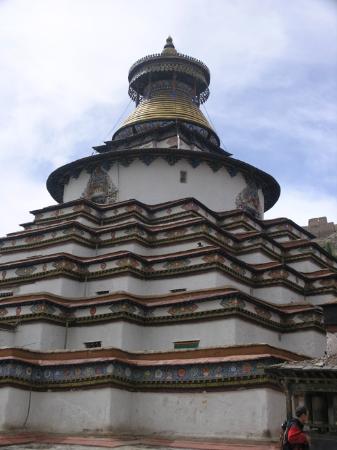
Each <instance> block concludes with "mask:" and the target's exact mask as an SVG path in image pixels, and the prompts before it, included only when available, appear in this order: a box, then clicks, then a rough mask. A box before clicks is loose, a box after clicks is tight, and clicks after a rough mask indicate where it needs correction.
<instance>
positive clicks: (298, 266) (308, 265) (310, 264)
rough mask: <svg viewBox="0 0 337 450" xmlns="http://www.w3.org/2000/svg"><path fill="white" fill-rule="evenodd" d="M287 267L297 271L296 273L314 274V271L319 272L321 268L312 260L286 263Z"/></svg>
mask: <svg viewBox="0 0 337 450" xmlns="http://www.w3.org/2000/svg"><path fill="white" fill-rule="evenodd" d="M287 264H288V266H289V267H292V268H293V269H295V270H297V271H298V272H304V273H308V272H315V271H316V270H321V269H322V266H321V265H319V264H317V263H316V262H315V261H313V260H303V261H294V262H288V263H287Z"/></svg>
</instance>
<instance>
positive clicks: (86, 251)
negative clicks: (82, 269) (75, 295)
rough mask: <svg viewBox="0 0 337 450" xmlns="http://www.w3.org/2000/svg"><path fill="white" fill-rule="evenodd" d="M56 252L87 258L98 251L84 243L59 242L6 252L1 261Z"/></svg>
mask: <svg viewBox="0 0 337 450" xmlns="http://www.w3.org/2000/svg"><path fill="white" fill-rule="evenodd" d="M55 253H69V254H70V255H76V256H82V257H85V258H89V257H91V256H95V255H96V251H95V249H94V248H89V247H86V246H84V245H80V244H76V243H71V242H70V243H64V242H63V243H59V244H58V245H53V246H48V247H41V248H32V249H30V250H23V251H20V252H15V253H6V254H4V255H2V257H1V258H0V262H1V263H5V262H10V261H18V260H21V259H26V258H30V257H32V256H34V257H36V256H46V255H54V254H55Z"/></svg>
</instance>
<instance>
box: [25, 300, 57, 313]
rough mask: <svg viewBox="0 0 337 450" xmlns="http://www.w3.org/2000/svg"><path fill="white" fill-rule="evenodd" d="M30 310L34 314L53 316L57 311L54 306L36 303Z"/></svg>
mask: <svg viewBox="0 0 337 450" xmlns="http://www.w3.org/2000/svg"><path fill="white" fill-rule="evenodd" d="M30 309H31V311H32V313H34V314H41V313H46V314H53V313H54V312H55V311H56V309H55V308H54V306H52V305H49V304H48V303H34V305H33V306H32V307H31V308H30Z"/></svg>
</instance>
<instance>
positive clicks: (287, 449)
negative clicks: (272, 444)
mask: <svg viewBox="0 0 337 450" xmlns="http://www.w3.org/2000/svg"><path fill="white" fill-rule="evenodd" d="M290 426H291V421H288V420H285V421H284V422H283V423H282V425H281V428H282V431H281V436H280V449H281V450H292V447H291V445H290V444H289V442H288V431H289V428H290Z"/></svg>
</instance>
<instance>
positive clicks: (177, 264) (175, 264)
mask: <svg viewBox="0 0 337 450" xmlns="http://www.w3.org/2000/svg"><path fill="white" fill-rule="evenodd" d="M190 263H191V261H190V260H189V259H178V260H176V261H167V262H166V263H165V264H164V267H165V269H181V268H183V267H187V266H188V265H189V264H190Z"/></svg>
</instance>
